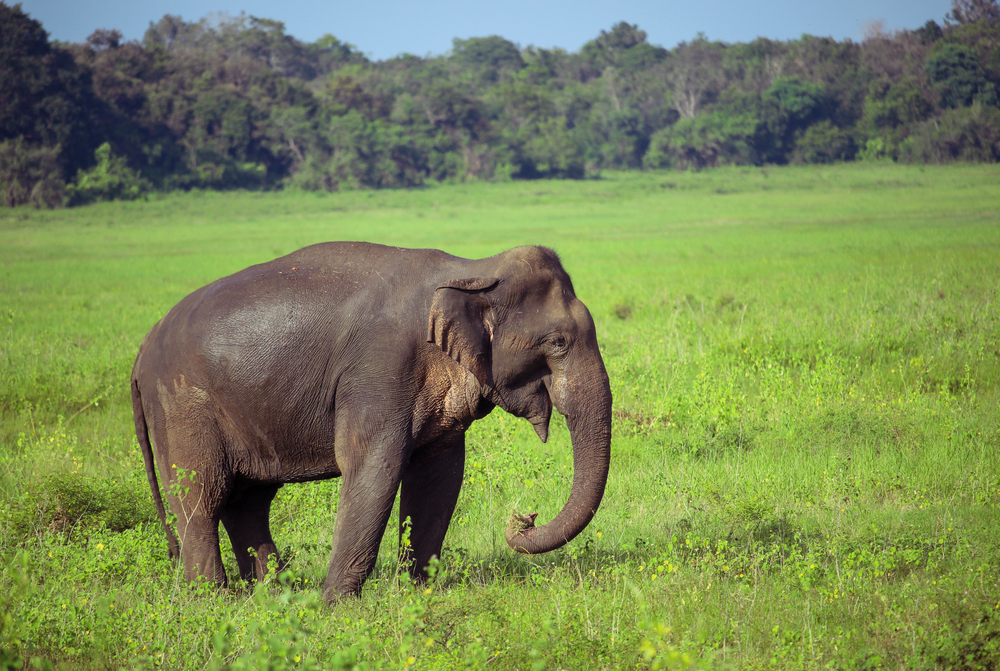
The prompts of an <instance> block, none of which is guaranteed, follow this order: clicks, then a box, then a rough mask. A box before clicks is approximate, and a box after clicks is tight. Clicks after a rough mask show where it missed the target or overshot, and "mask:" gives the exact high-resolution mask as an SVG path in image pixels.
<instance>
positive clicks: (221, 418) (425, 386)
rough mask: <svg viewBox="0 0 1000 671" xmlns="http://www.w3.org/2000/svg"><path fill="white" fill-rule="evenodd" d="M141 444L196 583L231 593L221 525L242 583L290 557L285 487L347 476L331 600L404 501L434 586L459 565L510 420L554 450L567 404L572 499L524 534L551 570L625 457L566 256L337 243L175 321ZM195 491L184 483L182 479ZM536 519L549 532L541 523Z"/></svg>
mask: <svg viewBox="0 0 1000 671" xmlns="http://www.w3.org/2000/svg"><path fill="white" fill-rule="evenodd" d="M132 401H133V410H134V415H135V425H136V434H137V436H138V439H139V444H140V445H141V447H142V449H143V455H144V457H145V461H146V473H147V476H148V478H149V482H150V486H151V487H152V490H153V498H154V499H155V501H156V504H157V507H158V509H159V513H160V517H161V519H164V520H165V514H164V513H165V511H164V506H163V501H162V498H161V496H160V489H159V485H158V481H157V473H156V466H154V460H153V453H152V448H151V447H150V438H152V444H153V445H155V446H156V448H155V449H156V463H157V464H158V466H159V476H160V478H162V479H163V480H164V481H165V483H166V486H165V490H166V493H167V500H168V503H169V506H170V509H171V510H172V511H173V513H174V514H175V515H176V517H177V530H178V534H179V536H180V538H179V539H178V538H177V537H176V536H175V535H174V534H173V533H172V532H171V530H170V528H169V527H168V526H167V525H166V523H165V522H164V526H165V527H166V528H167V535H168V539H169V544H170V553H171V555H172V556H175V557H176V556H178V555H180V556H182V557H183V560H184V567H185V569H186V572H187V576H188V578H190V579H194V578H196V577H198V576H205V577H207V578H210V579H212V580H214V581H215V582H217V583H219V584H225V582H226V575H225V571H224V570H223V567H222V559H221V555H220V552H219V522H220V521H221V522H222V524H223V525H224V526H225V528H226V531H228V532H229V537H230V540H231V541H232V544H233V550H234V551H235V553H236V559H237V562H238V564H239V569H240V573H241V574H242V575H243V577H244V578H246V579H253V578H258V579H259V578H261V577H262V576H263V575H264V573H265V572H266V568H267V567H266V563H267V557H268V555H270V554H273V553H276V552H277V549H276V548H275V545H274V540H273V539H272V538H271V531H270V527H269V522H268V513H269V509H270V504H271V500H272V499H273V498H274V495H275V493H276V492H277V490H278V488H279V487H281V485H282V484H283V483H286V482H305V481H308V480H319V479H323V478H332V477H337V476H341V477H343V478H344V482H343V486H342V488H341V495H340V504H339V508H338V512H337V520H336V524H335V527H334V531H333V552H332V556H331V558H330V571H329V573H328V575H327V579H326V584H325V586H324V590H323V594H324V596H325V597H326V598H327V599H328V600H332V599H333V598H335V597H336V596H337V595H340V594H350V593H356V592H358V591H359V590H360V589H361V585H362V583H363V582H364V580H365V578H366V577H367V575H368V574H369V573H370V572H371V570H372V568H373V567H374V565H375V559H376V554H377V552H378V546H379V542H380V539H381V537H382V534H383V532H384V531H385V526H386V523H387V521H388V519H389V513H390V511H391V509H392V505H393V501H394V499H395V496H396V492H397V490H399V488H400V486H402V493H401V499H400V501H401V504H400V519H403V520H405V519H406V518H407V517H409V518H410V521H411V524H412V527H411V530H410V541H411V558H412V559H413V567H414V573H415V574H416V575H417V576H418V577H419V576H420V575H422V572H423V569H424V568H425V567H426V565H427V563H428V561H429V560H430V559H431V557H432V556H433V555H437V554H438V553H440V551H441V545H442V542H443V541H444V536H445V532H446V531H447V529H448V524H449V522H450V520H451V516H452V512H453V511H454V508H455V502H456V500H457V498H458V492H459V489H460V487H461V484H462V475H463V469H464V465H465V431H466V429H468V428H469V425H470V424H472V422H473V421H474V420H476V419H479V418H482V417H485V416H486V415H487V414H489V412H490V411H491V410H492V409H493V408H494V407H495V406H500V407H501V408H503V409H504V410H506V411H507V412H510V413H512V414H514V415H516V416H518V417H524V418H526V419H527V420H528V421H529V422H531V424H532V425H533V426H534V428H535V431H536V432H537V433H538V436H539V437H540V438H541V439H542V440H543V441H544V440H545V439H546V437H547V434H548V423H549V416H550V414H551V411H552V406H553V405H554V406H555V407H556V409H557V410H558V411H559V412H560V413H562V414H563V415H565V416H566V419H567V422H568V424H569V428H570V435H571V438H572V442H573V465H574V475H573V486H572V491H571V493H570V496H569V500H568V501H567V503H566V505H565V506H564V507H563V509H562V511H561V512H560V513H559V514H558V515H557V516H556V517H555V518H554V519H553V520H551V521H550V522H549V523H548V524H545V525H544V526H540V527H534V526H532V525H531V524H530V522H529V524H528V527H527V528H524V529H513V530H508V534H507V538H508V543H509V544H510V546H511V547H512V548H514V549H516V550H518V551H521V552H527V553H537V552H547V551H549V550H553V549H555V548H558V547H560V546H562V545H563V544H565V543H567V542H568V541H569V540H570V539H572V538H573V537H574V536H576V535H577V534H578V533H579V532H580V531H582V530H583V528H584V527H586V525H587V523H588V522H589V521H590V519H591V518H592V517H593V515H594V512H595V511H596V510H597V507H598V505H599V504H600V502H601V498H602V497H603V495H604V485H605V482H606V480H607V475H608V465H609V462H610V458H611V450H610V445H611V390H610V387H609V384H608V376H607V373H606V372H605V369H604V362H603V361H602V359H601V355H600V352H599V350H598V345H597V337H596V334H595V332H594V322H593V320H592V319H591V317H590V313H589V312H588V311H587V308H586V307H585V306H584V304H583V303H581V302H580V301H579V300H578V299H577V298H576V296H575V295H574V293H573V285H572V284H571V282H570V279H569V276H568V275H567V274H566V272H565V271H564V270H563V268H562V266H561V265H560V263H559V258H558V257H557V256H556V254H555V253H554V252H553V251H551V250H549V249H546V248H543V247H520V248H517V249H513V250H511V251H508V252H505V253H503V254H499V255H497V256H494V257H492V258H488V259H481V260H469V259H461V258H457V257H454V256H451V255H449V254H445V253H444V252H440V251H436V250H429V249H398V248H395V247H384V246H380V245H372V244H366V243H324V244H318V245H313V246H311V247H306V248H305V249H302V250H299V251H297V252H294V253H292V254H289V255H288V256H284V257H282V258H280V259H276V260H274V261H271V262H269V263H264V264H261V265H257V266H252V267H250V268H247V269H246V270H243V271H241V272H239V273H236V274H235V275H231V276H229V277H225V278H223V279H220V280H218V281H217V282H214V283H212V284H210V285H208V286H206V287H203V288H201V289H199V290H197V291H195V292H194V293H192V294H191V295H189V296H187V297H186V298H185V299H184V300H182V301H181V302H180V303H178V304H177V306H176V307H174V308H173V309H172V310H170V312H169V313H167V315H166V316H165V317H164V318H163V319H161V320H160V322H159V323H157V324H156V325H155V326H154V327H153V329H152V330H151V331H150V332H149V334H148V335H147V336H146V339H145V340H144V341H143V343H142V346H141V347H140V349H139V355H138V357H137V358H136V362H135V367H134V368H133V371H132ZM179 476H180V477H179ZM531 519H533V518H531Z"/></svg>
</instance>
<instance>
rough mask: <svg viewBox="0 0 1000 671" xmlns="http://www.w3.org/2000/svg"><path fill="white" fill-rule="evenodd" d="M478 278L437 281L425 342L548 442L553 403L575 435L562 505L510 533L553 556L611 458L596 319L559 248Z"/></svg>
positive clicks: (495, 266)
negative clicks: (569, 484) (542, 520)
mask: <svg viewBox="0 0 1000 671" xmlns="http://www.w3.org/2000/svg"><path fill="white" fill-rule="evenodd" d="M475 271H476V274H475V276H471V277H463V278H456V279H455V280H453V281H449V282H448V283H446V284H443V285H441V286H439V287H438V289H437V290H436V291H435V294H434V300H433V303H432V307H431V315H430V327H429V333H428V340H429V341H430V342H435V343H437V344H438V345H439V346H440V347H441V348H442V349H443V350H444V351H446V352H447V353H448V354H449V355H450V356H451V357H452V358H454V359H455V360H456V361H458V362H459V363H461V364H463V365H464V366H465V367H467V368H468V369H469V370H470V371H472V373H473V374H474V375H475V376H476V378H477V379H478V380H479V382H480V385H481V386H482V388H483V390H484V396H485V398H486V399H487V400H488V401H489V402H491V403H493V404H494V405H498V406H500V407H501V408H503V409H504V410H506V411H507V412H509V413H511V414H513V415H516V416H518V417H524V418H525V419H527V420H528V421H529V422H531V424H532V426H533V427H534V428H535V432H536V433H537V434H538V437H539V438H541V440H542V441H543V442H544V441H545V440H546V439H547V438H548V431H549V418H550V416H551V414H552V407H553V406H555V408H556V410H558V411H559V412H560V413H561V414H562V415H564V416H565V417H566V422H567V424H568V425H569V430H570V436H571V438H572V441H573V469H574V472H573V488H572V491H571V492H570V496H569V500H568V501H567V502H566V505H565V506H564V507H563V509H562V511H560V513H559V514H558V515H557V516H556V517H555V519H553V520H552V521H550V522H549V523H548V524H545V525H543V526H540V527H535V526H534V515H529V516H524V517H523V518H522V520H521V521H520V523H519V524H517V525H516V526H512V527H511V528H510V529H508V530H507V543H508V544H509V545H510V546H511V547H512V548H514V549H515V550H518V551H520V552H525V553H530V554H534V553H539V552H548V551H550V550H554V549H556V548H558V547H561V546H562V545H564V544H566V543H567V542H569V541H570V540H571V539H572V538H573V537H575V536H576V535H577V534H578V533H580V532H581V531H582V530H583V529H584V527H586V526H587V524H588V523H589V522H590V520H591V518H593V516H594V513H595V512H596V511H597V507H598V506H599V505H600V503H601V498H602V497H603V496H604V486H605V483H606V482H607V477H608V466H609V464H610V461H611V387H610V384H609V383H608V374H607V372H606V371H605V369H604V361H603V360H602V359H601V353H600V350H599V348H598V345H597V335H596V333H595V329H594V321H593V319H592V318H591V316H590V312H589V311H588V310H587V307H586V306H585V305H584V304H583V303H582V302H580V300H579V299H577V297H576V295H575V294H574V292H573V284H572V283H571V282H570V279H569V275H567V274H566V271H564V270H563V268H562V265H561V264H560V262H559V257H558V256H556V254H555V252H553V251H552V250H550V249H546V248H544V247H519V248H517V249H512V250H510V251H509V252H505V253H503V254H500V255H498V256H495V257H492V258H489V259H483V260H482V261H479V262H477V263H476V264H475Z"/></svg>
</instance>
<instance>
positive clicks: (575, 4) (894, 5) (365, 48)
mask: <svg viewBox="0 0 1000 671" xmlns="http://www.w3.org/2000/svg"><path fill="white" fill-rule="evenodd" d="M3 1H4V2H8V3H9V4H14V2H13V1H12V0H3ZM21 7H22V9H23V10H24V11H25V12H27V13H28V14H29V15H30V16H32V17H33V18H35V19H37V20H38V21H41V23H42V25H43V26H44V27H45V29H46V30H47V31H48V32H49V36H50V37H51V38H52V39H57V40H62V41H66V42H82V41H84V40H85V39H86V37H87V36H88V35H89V34H90V33H92V32H93V31H94V30H95V29H97V28H109V29H110V28H117V29H118V30H120V31H121V32H122V33H123V34H124V35H125V38H126V39H142V36H143V33H145V31H146V28H148V27H149V23H150V21H157V20H159V19H160V18H161V17H162V16H163V15H164V14H177V15H180V16H181V17H182V18H183V19H184V20H185V21H197V20H198V19H201V18H202V17H205V16H209V15H211V14H214V13H217V12H225V13H228V14H230V15H233V16H237V15H239V14H240V12H246V13H247V14H250V15H252V16H258V17H261V18H268V19H275V20H277V21H282V22H283V23H284V24H285V30H286V32H288V33H289V34H291V35H294V36H295V37H297V38H298V39H300V40H302V41H304V42H313V41H315V40H316V39H318V38H319V37H321V36H322V35H324V34H326V33H330V34H332V35H334V36H336V37H337V38H338V39H340V40H341V41H344V42H349V43H351V44H353V45H354V46H356V47H357V48H358V49H360V50H361V52H362V53H364V54H366V55H367V56H368V57H369V58H372V59H376V60H383V59H386V58H391V57H393V56H396V55H398V54H401V53H410V54H415V55H417V56H426V55H429V54H430V55H439V54H443V53H445V52H447V51H448V50H449V49H451V46H452V39H453V38H455V37H459V38H462V39H466V38H469V37H486V36H488V35H500V36H502V37H505V38H507V39H508V40H510V41H512V42H514V43H516V44H518V45H520V46H521V47H526V46H529V45H534V46H538V47H546V48H550V47H562V48H563V49H566V50H567V51H578V50H579V49H580V47H581V46H583V44H584V43H585V42H587V41H588V40H591V39H593V38H595V37H597V36H598V35H599V34H600V32H601V30H608V29H610V28H611V26H613V25H614V24H616V23H618V22H619V21H627V22H628V23H633V24H638V26H639V27H640V28H641V29H643V30H645V31H646V32H647V33H648V37H647V40H648V41H649V42H650V43H652V44H656V45H659V46H663V47H667V48H672V47H674V46H676V45H677V43H679V42H682V41H686V40H690V39H692V38H693V37H695V36H696V35H697V34H698V32H704V33H705V35H706V36H707V37H708V38H709V39H712V40H722V41H724V42H749V41H751V40H753V39H755V38H756V37H768V38H771V39H775V40H790V39H796V38H798V37H800V36H801V35H802V34H803V33H809V34H811V35H816V36H821V37H833V38H834V39H836V40H840V41H842V40H844V39H851V40H855V41H859V40H860V39H861V36H862V31H863V29H864V27H865V26H866V25H867V24H870V23H871V22H873V21H878V20H881V21H882V22H883V23H884V28H885V30H887V31H893V30H900V29H903V28H909V29H913V28H919V27H920V26H922V25H923V24H924V23H926V22H927V21H929V20H931V19H933V20H935V21H937V22H938V23H942V22H943V19H944V16H945V14H947V13H948V11H950V9H951V1H950V0H838V1H836V2H829V1H826V2H816V1H809V0H806V1H803V0H757V1H756V2H754V1H747V0H741V1H740V2H726V1H724V2H700V1H699V0H686V1H685V2H680V1H677V0H659V1H656V0H615V1H609V0H603V1H598V0H502V1H498V0H479V1H478V2H477V1H476V0H461V1H459V0H423V1H422V2H417V1H416V0H410V1H408V2H402V1H399V0H351V1H349V2H346V1H345V0H308V1H307V0H284V1H282V2H268V1H266V0H140V1H139V2H137V1H136V0H21Z"/></svg>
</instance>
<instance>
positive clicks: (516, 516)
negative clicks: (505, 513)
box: [504, 510, 538, 553]
mask: <svg viewBox="0 0 1000 671" xmlns="http://www.w3.org/2000/svg"><path fill="white" fill-rule="evenodd" d="M536 517H538V513H529V514H527V515H525V514H523V513H519V512H517V511H516V510H512V511H511V513H510V517H509V518H508V519H507V531H506V532H505V533H504V537H505V538H506V539H507V545H509V546H510V547H512V548H513V549H515V550H517V551H518V552H524V553H528V551H527V550H526V549H524V547H523V546H521V545H519V544H516V543H515V542H514V539H515V538H517V537H518V536H520V535H522V534H523V533H524V532H525V531H527V530H528V529H534V528H535V518H536Z"/></svg>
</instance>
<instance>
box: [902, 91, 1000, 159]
mask: <svg viewBox="0 0 1000 671" xmlns="http://www.w3.org/2000/svg"><path fill="white" fill-rule="evenodd" d="M899 159H900V161H903V162H907V163H951V162H953V161H969V162H983V163H993V162H996V161H998V160H1000V110H998V109H997V108H995V107H988V106H986V105H982V104H978V103H977V104H974V105H973V106H972V107H963V108H958V109H953V110H949V111H948V112H946V113H945V114H944V115H942V116H940V117H938V118H936V119H930V120H928V121H925V122H923V123H921V124H918V125H917V126H915V127H914V128H913V131H912V132H911V133H910V137H909V138H907V140H906V141H905V142H904V143H903V145H902V147H901V148H900V155H899Z"/></svg>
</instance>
